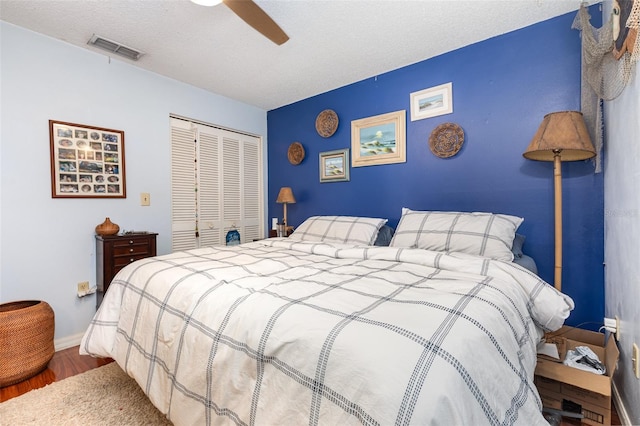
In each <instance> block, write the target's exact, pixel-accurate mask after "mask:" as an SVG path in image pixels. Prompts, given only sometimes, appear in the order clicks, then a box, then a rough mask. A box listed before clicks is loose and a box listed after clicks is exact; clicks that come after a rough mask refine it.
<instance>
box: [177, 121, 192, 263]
mask: <svg viewBox="0 0 640 426" xmlns="http://www.w3.org/2000/svg"><path fill="white" fill-rule="evenodd" d="M195 140H196V130H195V128H192V126H191V124H190V123H187V122H184V121H181V120H172V122H171V249H172V251H179V250H189V249H192V248H195V247H196V244H197V242H196V193H195V187H196V180H195V177H196V174H195V156H196V154H195V149H196V146H195Z"/></svg>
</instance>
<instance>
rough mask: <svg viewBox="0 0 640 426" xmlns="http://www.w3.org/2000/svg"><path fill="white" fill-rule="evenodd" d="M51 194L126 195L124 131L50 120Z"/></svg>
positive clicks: (119, 196) (89, 196)
mask: <svg viewBox="0 0 640 426" xmlns="http://www.w3.org/2000/svg"><path fill="white" fill-rule="evenodd" d="M49 140H50V149H51V197H53V198H126V196H127V191H126V180H125V167H124V132H123V131H122V130H113V129H105V128H102V127H93V126H87V125H84V124H76V123H66V122H63V121H54V120H49Z"/></svg>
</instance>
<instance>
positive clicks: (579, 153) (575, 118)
mask: <svg viewBox="0 0 640 426" xmlns="http://www.w3.org/2000/svg"><path fill="white" fill-rule="evenodd" d="M558 154H559V155H560V160H561V161H579V160H586V159H589V158H592V157H594V156H595V155H596V151H595V149H594V148H593V144H592V143H591V138H590V137H589V132H588V131H587V126H586V124H585V122H584V118H583V117H582V113H581V112H579V111H560V112H552V113H550V114H547V115H545V116H544V119H543V120H542V123H541V124H540V127H539V128H538V131H537V132H536V134H535V136H534V137H533V139H532V140H531V143H530V144H529V147H528V148H527V150H526V151H525V152H524V153H523V154H522V155H523V156H524V158H527V159H529V160H537V161H554V157H555V156H556V155H558Z"/></svg>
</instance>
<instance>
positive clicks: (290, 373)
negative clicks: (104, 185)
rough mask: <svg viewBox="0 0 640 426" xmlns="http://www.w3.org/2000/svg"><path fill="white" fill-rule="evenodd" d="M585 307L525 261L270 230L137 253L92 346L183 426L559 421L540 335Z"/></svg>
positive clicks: (94, 328)
mask: <svg viewBox="0 0 640 426" xmlns="http://www.w3.org/2000/svg"><path fill="white" fill-rule="evenodd" d="M572 308H573V301H572V300H571V299H570V298H569V297H567V296H565V295H562V294H561V293H558V292H557V291H555V289H553V287H551V286H549V285H547V284H546V283H544V282H543V281H541V280H540V279H539V278H537V277H536V276H535V275H534V274H532V273H530V272H528V271H526V270H525V269H524V268H520V267H518V266H515V265H514V264H512V263H507V262H500V261H492V260H489V259H486V258H480V257H474V256H471V255H465V254H449V255H448V254H444V253H437V252H432V251H426V250H419V249H398V248H391V247H353V246H346V245H336V244H333V245H328V244H318V243H304V242H292V241H287V239H269V240H263V241H258V242H253V243H248V244H243V245H240V246H234V247H215V248H205V249H197V250H191V251H188V252H177V253H173V254H170V255H165V256H158V257H155V258H149V259H143V260H140V261H137V262H135V263H132V264H131V265H129V266H127V267H126V268H125V269H123V270H122V271H121V272H120V273H119V274H118V275H117V276H116V278H115V279H114V281H113V282H112V284H111V286H110V287H109V291H108V292H107V294H106V297H105V299H104V301H103V302H102V305H101V306H100V309H99V311H98V312H97V313H96V316H95V318H94V319H93V320H92V321H91V324H90V326H89V328H88V329H87V332H86V333H85V335H84V337H83V339H82V343H81V347H80V348H81V349H80V351H81V353H84V354H91V355H94V356H101V357H112V358H114V359H115V360H116V361H117V362H118V364H119V365H120V366H121V367H122V368H123V369H124V370H125V371H126V372H127V373H128V374H129V375H130V376H132V377H133V378H135V380H136V381H137V382H138V384H139V385H140V386H141V388H142V389H143V390H144V391H145V393H146V394H147V395H148V396H149V398H150V400H151V401H152V403H153V404H154V405H155V406H156V407H158V409H159V410H160V411H162V412H163V413H165V414H166V415H167V416H168V417H169V419H170V420H171V421H172V422H173V423H174V424H176V425H211V424H213V425H227V424H229V425H238V424H239V425H245V424H251V425H254V424H255V425H302V424H309V425H348V424H368V425H394V424H396V425H425V424H442V425H480V424H491V425H493V424H526V425H533V424H540V425H544V424H547V423H546V422H545V420H544V418H543V417H542V415H541V409H542V406H541V402H540V398H539V396H538V392H537V390H536V388H535V386H534V384H533V371H534V368H535V363H536V343H537V342H538V340H539V338H540V336H541V333H542V331H541V330H542V329H556V328H558V327H560V325H562V323H563V322H564V319H565V318H566V317H567V316H568V315H569V312H570V310H571V309H572Z"/></svg>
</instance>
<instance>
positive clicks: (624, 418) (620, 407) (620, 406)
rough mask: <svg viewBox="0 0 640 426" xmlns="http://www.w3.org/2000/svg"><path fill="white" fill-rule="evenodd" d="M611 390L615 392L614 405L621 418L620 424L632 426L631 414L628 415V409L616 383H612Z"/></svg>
mask: <svg viewBox="0 0 640 426" xmlns="http://www.w3.org/2000/svg"><path fill="white" fill-rule="evenodd" d="M611 389H612V390H613V403H614V405H615V406H616V411H617V412H618V417H620V423H621V424H622V426H631V418H630V417H629V413H627V409H626V408H625V407H624V403H623V402H622V398H621V397H620V392H618V388H617V387H616V383H615V382H613V383H612V386H611Z"/></svg>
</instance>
